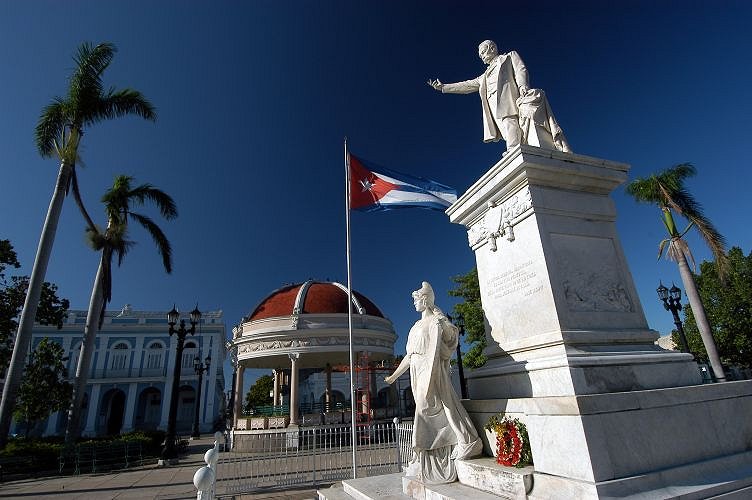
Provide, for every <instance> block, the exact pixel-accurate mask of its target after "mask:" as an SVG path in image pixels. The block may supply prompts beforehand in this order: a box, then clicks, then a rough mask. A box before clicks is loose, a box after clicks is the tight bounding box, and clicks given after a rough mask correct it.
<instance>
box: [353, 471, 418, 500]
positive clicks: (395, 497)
mask: <svg viewBox="0 0 752 500" xmlns="http://www.w3.org/2000/svg"><path fill="white" fill-rule="evenodd" d="M342 487H343V488H344V490H345V493H347V494H348V495H350V496H351V497H352V498H355V499H356V500H371V499H374V498H380V499H386V500H405V499H406V498H407V497H406V496H405V495H403V494H402V473H401V472H396V473H394V474H384V475H383V476H373V477H361V478H357V479H347V480H345V481H342Z"/></svg>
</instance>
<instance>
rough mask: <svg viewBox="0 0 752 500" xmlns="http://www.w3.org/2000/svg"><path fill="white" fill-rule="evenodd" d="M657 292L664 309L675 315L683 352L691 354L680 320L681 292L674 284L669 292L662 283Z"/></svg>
mask: <svg viewBox="0 0 752 500" xmlns="http://www.w3.org/2000/svg"><path fill="white" fill-rule="evenodd" d="M656 292H658V298H659V299H661V301H662V302H663V307H664V308H666V310H667V311H671V314H673V315H674V324H675V325H676V330H677V331H678V332H679V339H680V340H681V344H682V347H681V350H682V352H689V345H688V344H687V337H686V336H685V335H684V326H683V325H682V322H681V319H679V311H681V310H682V305H681V290H680V289H679V288H678V287H677V286H676V285H673V284H672V285H671V289H670V290H669V289H668V288H666V287H665V286H663V283H660V284H659V285H658V288H657V289H656Z"/></svg>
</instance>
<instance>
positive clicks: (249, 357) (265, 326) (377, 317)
mask: <svg viewBox="0 0 752 500" xmlns="http://www.w3.org/2000/svg"><path fill="white" fill-rule="evenodd" d="M352 332H353V351H354V352H355V353H356V354H357V355H358V356H359V358H360V359H361V360H362V359H367V360H368V361H369V363H370V364H369V366H371V367H372V366H373V365H374V364H375V363H378V362H379V361H383V360H387V359H391V358H392V357H393V354H394V343H395V341H396V340H397V335H396V334H395V332H394V326H393V325H392V322H391V321H390V320H389V319H387V318H386V317H385V316H384V314H383V313H382V312H381V311H380V310H379V308H378V307H376V305H375V304H374V303H373V302H371V300H369V299H368V298H367V297H366V296H364V295H363V294H361V293H358V292H356V291H354V290H353V292H352ZM231 348H232V349H235V350H236V353H237V363H238V367H237V376H236V380H235V395H236V396H235V402H234V404H235V409H234V412H233V413H234V415H235V418H234V422H233V427H234V428H235V429H236V430H238V431H243V430H246V429H248V430H250V424H249V422H247V421H245V419H243V418H242V417H241V403H242V400H243V373H244V371H245V369H247V368H269V369H271V370H273V376H274V391H273V398H272V399H273V404H274V405H281V402H282V390H281V389H282V387H283V385H289V415H287V416H285V417H284V418H285V421H284V424H282V425H280V424H276V425H274V427H281V426H286V425H288V424H289V425H298V424H301V423H303V422H302V421H301V413H300V409H299V407H300V394H299V390H298V389H299V385H300V382H299V372H300V370H301V369H319V370H322V371H325V373H326V382H325V385H326V389H325V393H324V398H325V408H326V409H327V410H329V409H330V404H331V403H332V378H331V372H332V369H333V367H334V369H336V367H337V366H343V365H345V366H346V365H348V363H349V352H350V348H349V328H348V293H347V287H346V286H344V285H342V284H340V283H334V282H326V281H314V280H308V281H306V282H304V283H296V284H291V285H287V286H283V287H282V288H280V289H278V290H275V291H274V292H272V293H271V294H270V295H269V296H267V297H266V298H264V299H263V300H262V301H261V302H260V303H259V304H258V305H257V306H256V307H255V308H254V309H253V311H252V312H251V313H250V314H249V315H248V316H247V317H246V318H244V319H243V322H242V323H241V324H240V325H238V326H236V327H235V328H234V329H233V340H232V345H231ZM366 375H367V376H368V377H370V380H368V381H367V382H366V383H361V386H366V387H365V391H366V395H364V396H363V397H364V400H365V399H366V398H370V393H369V390H371V389H373V390H375V388H376V380H375V376H374V371H373V370H371V369H369V370H367V373H366ZM285 376H288V377H289V381H288V383H284V382H285ZM360 397H361V395H360V394H359V395H358V398H359V399H360ZM322 413H323V412H322ZM288 416H289V420H287V417H288ZM239 417H241V418H239ZM277 422H279V420H277ZM270 427H271V426H270Z"/></svg>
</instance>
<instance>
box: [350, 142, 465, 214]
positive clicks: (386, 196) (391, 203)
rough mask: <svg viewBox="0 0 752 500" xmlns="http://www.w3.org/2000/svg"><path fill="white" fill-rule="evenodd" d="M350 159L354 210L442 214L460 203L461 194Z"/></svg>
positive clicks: (443, 186) (427, 180) (431, 182)
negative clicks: (458, 200) (403, 209)
mask: <svg viewBox="0 0 752 500" xmlns="http://www.w3.org/2000/svg"><path fill="white" fill-rule="evenodd" d="M349 157H350V208H351V209H353V210H360V211H362V212H376V211H379V210H391V209H393V208H428V209H431V210H441V211H442V212H443V211H444V210H446V209H447V207H449V205H451V204H452V203H454V202H455V201H457V191H456V190H454V189H452V188H450V187H449V186H445V185H444V184H439V183H438V182H436V181H432V180H429V179H423V178H420V177H413V176H411V175H407V174H402V173H400V172H396V171H394V170H390V169H388V168H384V167H380V166H378V165H373V164H371V163H368V162H365V161H363V160H360V159H358V158H356V157H355V156H353V155H352V154H350V155H349Z"/></svg>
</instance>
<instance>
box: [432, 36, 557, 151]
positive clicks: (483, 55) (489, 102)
mask: <svg viewBox="0 0 752 500" xmlns="http://www.w3.org/2000/svg"><path fill="white" fill-rule="evenodd" d="M478 57H480V59H481V60H482V61H483V63H484V64H486V65H487V68H486V70H485V71H484V72H483V74H482V75H480V76H478V77H477V78H473V79H471V80H465V81H462V82H457V83H441V81H439V79H438V78H437V79H434V80H428V85H430V86H431V87H433V88H434V89H436V90H438V91H440V92H441V93H442V94H471V93H473V92H478V93H479V94H480V100H481V107H482V110H483V142H497V141H499V140H501V139H504V141H505V142H506V145H507V150H510V149H512V148H514V147H516V146H517V145H519V144H530V145H533V146H539V147H544V148H548V149H558V150H560V151H565V152H570V151H571V150H570V149H569V144H568V143H567V141H566V138H564V133H563V131H562V130H561V127H559V126H558V123H556V120H555V119H554V118H553V113H551V109H550V106H548V101H545V104H543V101H542V100H540V99H539V100H538V101H537V102H536V101H535V100H529V101H527V102H526V105H528V108H526V110H525V112H526V113H527V115H526V117H527V118H532V121H530V120H529V119H528V120H527V121H525V122H524V123H523V122H522V121H521V120H522V116H521V113H520V107H519V106H520V105H519V102H520V99H523V98H524V97H525V96H527V95H528V94H530V93H531V92H532V90H531V89H530V84H529V81H528V80H529V78H528V72H527V67H526V66H525V63H524V61H523V60H522V58H521V57H520V55H519V54H518V53H517V52H516V51H514V50H513V51H510V52H507V53H504V54H499V51H498V48H497V46H496V44H495V43H494V42H493V41H491V40H485V41H483V42H481V44H480V45H479V46H478ZM538 92H542V91H540V90H538ZM544 99H545V96H544ZM531 105H537V107H536V108H535V109H533V108H531V107H530V106H531ZM544 115H545V116H544ZM553 124H555V125H553Z"/></svg>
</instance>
